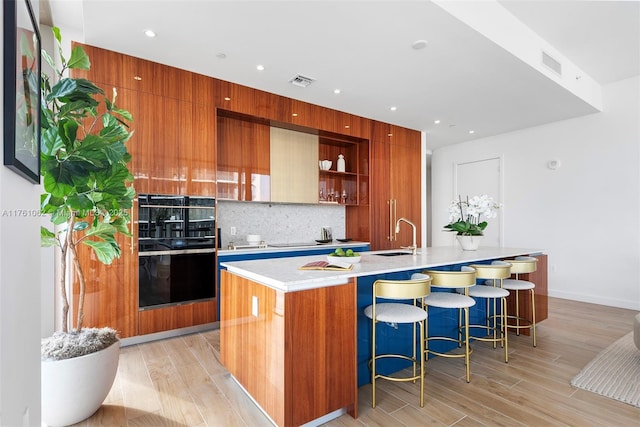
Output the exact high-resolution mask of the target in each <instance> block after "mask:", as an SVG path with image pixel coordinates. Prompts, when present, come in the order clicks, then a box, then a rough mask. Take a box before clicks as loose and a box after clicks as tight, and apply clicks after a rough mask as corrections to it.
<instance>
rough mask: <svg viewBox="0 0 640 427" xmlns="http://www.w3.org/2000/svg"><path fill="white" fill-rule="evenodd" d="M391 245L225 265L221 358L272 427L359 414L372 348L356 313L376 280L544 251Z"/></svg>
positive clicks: (222, 292)
mask: <svg viewBox="0 0 640 427" xmlns="http://www.w3.org/2000/svg"><path fill="white" fill-rule="evenodd" d="M390 252H400V253H401V252H402V251H380V252H365V253H362V260H361V262H360V263H358V264H355V265H354V268H353V269H352V270H347V271H312V270H299V267H300V266H302V265H303V264H305V263H307V262H310V261H316V260H322V259H324V256H323V255H314V256H302V257H292V258H277V259H268V260H254V261H238V262H228V263H223V266H224V267H225V268H226V269H227V270H226V271H222V283H221V287H222V288H221V293H220V298H221V321H220V339H221V343H220V347H221V356H222V363H223V364H224V365H225V367H226V368H227V369H228V370H229V372H230V373H231V374H232V375H233V377H234V378H235V379H236V380H237V381H238V383H239V384H240V385H241V386H242V387H243V388H244V389H245V391H246V392H247V393H248V394H249V395H250V396H251V397H252V398H253V399H254V400H255V402H256V403H257V404H258V405H259V406H260V407H261V408H262V410H263V411H264V412H265V413H266V414H267V415H268V416H269V417H270V418H271V420H272V421H273V422H274V423H275V424H276V425H278V426H298V425H303V424H305V423H312V424H316V425H317V424H320V423H322V422H326V421H327V420H329V419H331V418H334V417H337V416H340V415H341V414H342V413H344V412H348V413H349V414H350V415H351V416H353V417H356V416H357V389H358V385H360V384H362V383H363V381H364V382H366V381H367V372H366V360H367V358H368V354H369V351H370V349H369V348H368V329H367V328H368V326H367V325H368V322H366V320H364V319H363V317H364V316H362V315H361V311H362V308H363V307H364V306H365V305H367V304H369V303H370V301H371V285H372V283H373V281H375V280H376V279H379V278H385V279H404V278H409V277H410V275H411V274H412V273H413V272H416V271H422V270H423V269H426V268H442V269H455V268H459V267H458V266H459V265H464V264H470V263H474V262H490V261H491V260H494V259H503V258H510V257H515V256H518V255H537V256H542V257H546V256H545V255H542V251H541V250H539V249H530V248H480V249H479V250H477V251H462V250H460V249H459V248H457V247H440V248H420V249H418V254H417V255H411V254H406V253H404V254H401V255H397V254H394V255H391V256H390ZM433 323H434V322H433V320H431V321H430V328H431V327H432V326H431V325H432V324H433ZM436 323H437V322H436ZM435 327H437V325H435Z"/></svg>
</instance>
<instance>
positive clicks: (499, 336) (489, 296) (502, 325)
mask: <svg viewBox="0 0 640 427" xmlns="http://www.w3.org/2000/svg"><path fill="white" fill-rule="evenodd" d="M506 264H508V263H506ZM469 269H473V270H474V271H475V272H476V278H478V279H485V280H487V279H491V283H492V284H493V285H491V284H489V285H488V284H486V282H485V281H483V283H485V284H483V285H476V286H474V287H472V288H469V296H470V297H473V298H483V299H485V300H486V310H487V320H486V324H484V325H480V324H476V325H469V327H470V328H480V329H485V330H487V332H488V334H487V335H486V336H483V337H479V336H471V337H470V339H472V340H477V341H487V342H492V343H493V348H496V346H497V343H500V345H501V346H502V347H503V348H504V361H505V363H507V362H509V349H508V337H507V329H506V324H507V317H506V315H507V297H508V296H509V291H508V290H506V289H503V288H502V281H503V280H504V279H506V278H508V277H510V276H511V265H492V264H472V265H470V266H465V267H462V270H463V271H469ZM498 301H499V302H500V304H499V311H498V304H497V302H498ZM490 302H491V303H492V304H493V307H492V308H493V310H492V311H490ZM491 333H493V336H491Z"/></svg>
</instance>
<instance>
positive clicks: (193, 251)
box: [138, 248, 216, 256]
mask: <svg viewBox="0 0 640 427" xmlns="http://www.w3.org/2000/svg"><path fill="white" fill-rule="evenodd" d="M215 252H216V248H203V249H171V250H168V251H143V252H138V255H139V256H154V255H186V254H213V253H215Z"/></svg>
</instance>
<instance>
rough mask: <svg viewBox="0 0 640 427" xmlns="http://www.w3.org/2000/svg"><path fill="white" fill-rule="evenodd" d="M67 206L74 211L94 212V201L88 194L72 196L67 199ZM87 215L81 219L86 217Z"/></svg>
mask: <svg viewBox="0 0 640 427" xmlns="http://www.w3.org/2000/svg"><path fill="white" fill-rule="evenodd" d="M67 206H69V208H71V209H73V210H74V211H91V210H93V201H92V200H91V199H90V198H89V197H87V195H86V194H72V195H70V196H69V197H67ZM85 216H86V214H84V215H82V216H81V217H83V218H84V217H85Z"/></svg>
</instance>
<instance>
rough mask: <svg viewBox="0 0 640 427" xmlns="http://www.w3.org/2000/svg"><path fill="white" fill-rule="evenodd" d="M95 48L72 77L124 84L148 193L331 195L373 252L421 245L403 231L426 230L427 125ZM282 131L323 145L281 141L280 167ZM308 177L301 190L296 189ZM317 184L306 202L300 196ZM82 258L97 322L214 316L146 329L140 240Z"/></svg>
mask: <svg viewBox="0 0 640 427" xmlns="http://www.w3.org/2000/svg"><path fill="white" fill-rule="evenodd" d="M84 47H85V49H86V50H87V53H88V54H89V56H90V58H91V63H92V67H91V70H89V71H82V70H74V71H73V75H74V76H75V77H85V78H88V79H90V80H92V81H94V82H96V83H98V84H99V85H100V86H101V87H103V89H104V90H105V92H107V96H109V97H110V93H111V87H117V88H118V105H119V106H121V107H122V108H125V109H127V110H130V111H131V113H132V114H133V117H134V121H133V123H132V129H133V130H134V131H135V133H134V136H133V137H132V139H131V140H130V142H129V143H128V147H129V151H130V152H131V154H132V163H131V167H130V168H131V171H132V173H133V174H134V187H135V189H136V191H137V192H138V193H170V194H171V193H177V194H189V195H202V196H212V195H215V196H217V197H218V198H219V199H228V200H244V201H270V200H272V198H273V200H277V201H282V202H304V203H319V202H329V200H327V199H328V195H329V193H332V194H333V200H331V202H332V203H333V202H338V201H339V202H340V203H344V206H345V218H346V224H345V228H346V236H347V237H349V238H352V239H356V240H361V241H370V242H371V249H372V250H378V249H386V248H398V247H400V246H405V245H409V244H411V236H412V230H411V229H410V227H408V226H406V225H405V224H403V225H402V226H401V230H400V233H399V234H395V233H394V231H393V229H394V226H395V221H397V219H398V218H400V217H405V218H407V219H409V220H410V221H412V222H414V223H415V224H416V226H417V227H418V230H417V235H418V236H419V235H420V222H421V205H420V200H421V192H422V191H423V189H422V188H421V186H420V184H421V178H420V172H421V171H420V166H421V161H420V133H419V132H416V131H411V130H408V129H403V128H400V127H397V126H392V125H389V124H384V123H380V122H374V121H372V120H370V119H367V118H364V117H358V116H354V115H351V114H348V113H344V112H340V111H336V110H331V109H328V108H324V107H320V106H317V105H312V104H309V103H305V102H303V101H299V100H294V99H290V98H286V97H283V96H279V95H276V94H272V93H267V92H264V91H260V90H257V89H253V88H249V87H246V86H241V85H238V84H235V83H231V82H226V81H221V80H218V79H214V78H211V77H207V76H203V75H199V74H195V73H191V72H188V71H185V70H180V69H177V68H173V67H168V66H165V65H162V64H157V63H153V62H150V61H146V60H143V59H140V58H134V57H131V56H127V55H122V54H120V53H117V52H112V51H108V50H104V49H100V48H96V47H91V46H84ZM272 127H277V128H283V129H291V130H295V131H300V132H304V133H308V134H312V135H313V136H316V135H317V138H318V139H317V148H315V149H314V148H308V149H306V148H305V149H301V150H299V151H298V152H297V153H295V156H294V157H295V158H294V157H287V156H283V153H286V154H287V155H292V156H293V155H294V150H288V151H287V150H284V149H282V148H276V149H275V150H276V153H277V157H276V158H274V159H273V162H274V166H273V167H272V158H271V154H272V151H271V143H270V140H271V128H272ZM309 147H311V146H309ZM296 148H299V147H296ZM339 154H343V155H344V158H345V163H346V168H345V172H337V171H336V168H337V159H338V155H339ZM306 155H308V157H305V156H306ZM316 156H317V157H316ZM302 158H305V160H304V164H305V165H306V164H308V165H309V166H308V170H306V168H305V170H304V172H305V174H306V172H309V174H310V177H309V181H307V178H304V180H303V179H301V178H300V177H302V176H303V175H302V172H303V171H300V170H298V171H293V173H294V175H290V176H295V177H297V178H293V179H292V178H290V177H287V176H286V175H287V174H291V172H292V170H291V168H282V167H280V166H279V165H281V164H283V163H284V164H285V165H287V164H288V165H289V166H292V165H298V164H301V162H303V161H302V160H300V159H302ZM296 159H297V160H296ZM312 159H313V161H312ZM322 159H329V160H331V161H332V162H333V165H332V168H331V170H329V171H320V170H319V168H318V166H317V160H322ZM276 164H278V166H276ZM283 170H284V171H285V174H280V172H282V171H283ZM303 181H304V182H303ZM298 183H299V184H300V188H299V189H293V190H292V187H294V186H295V185H297V184H298ZM287 186H289V188H287ZM283 188H284V190H283ZM306 190H309V193H308V194H307V195H305V196H304V199H303V196H301V195H300V194H302V193H305V192H306ZM331 190H333V191H331ZM343 193H344V194H345V195H346V197H345V198H344V199H343V198H342V195H343ZM293 194H295V196H292V195H293ZM336 194H338V197H336ZM290 196H292V197H293V198H289V197H290ZM134 214H135V212H134ZM134 228H135V227H134ZM135 238H136V239H137V236H136V237H135ZM135 242H137V240H136V241H135ZM123 243H125V244H127V245H128V244H129V242H128V241H127V242H123ZM83 256H85V260H84V261H87V262H89V263H90V264H91V269H92V277H91V281H92V283H91V284H90V285H89V286H91V287H92V291H91V292H92V295H91V296H90V301H89V302H88V306H87V312H92V313H99V314H96V316H97V317H95V318H89V319H88V323H87V325H103V324H105V322H107V323H108V324H110V325H111V326H114V327H116V329H118V330H120V332H121V336H123V337H124V336H132V335H137V334H140V333H144V331H151V330H157V329H158V328H173V327H181V325H187V326H188V323H189V322H202V321H208V320H207V319H210V315H211V311H210V310H209V308H206V307H191V308H190V309H188V310H187V309H173V310H168V309H167V310H165V311H158V312H157V313H146V314H143V315H140V320H139V321H140V328H141V329H140V330H138V323H137V321H138V312H137V298H138V297H137V274H138V273H137V269H138V264H137V262H138V261H137V248H136V245H135V244H134V247H133V252H131V250H130V247H129V246H127V249H124V248H123V256H122V258H121V259H120V260H118V261H117V262H116V263H115V264H114V266H110V267H104V266H102V265H100V264H99V263H98V262H97V261H96V260H92V259H90V257H89V256H88V255H86V254H85V255H83ZM93 273H95V274H93ZM105 282H109V283H110V285H109V286H105V285H104V283H105ZM189 310H192V311H189ZM88 316H89V315H88ZM214 316H215V314H214ZM171 319H174V320H171ZM176 319H179V320H176ZM198 319H200V320H198ZM203 319H204V320H203ZM194 324H197V323H194Z"/></svg>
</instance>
